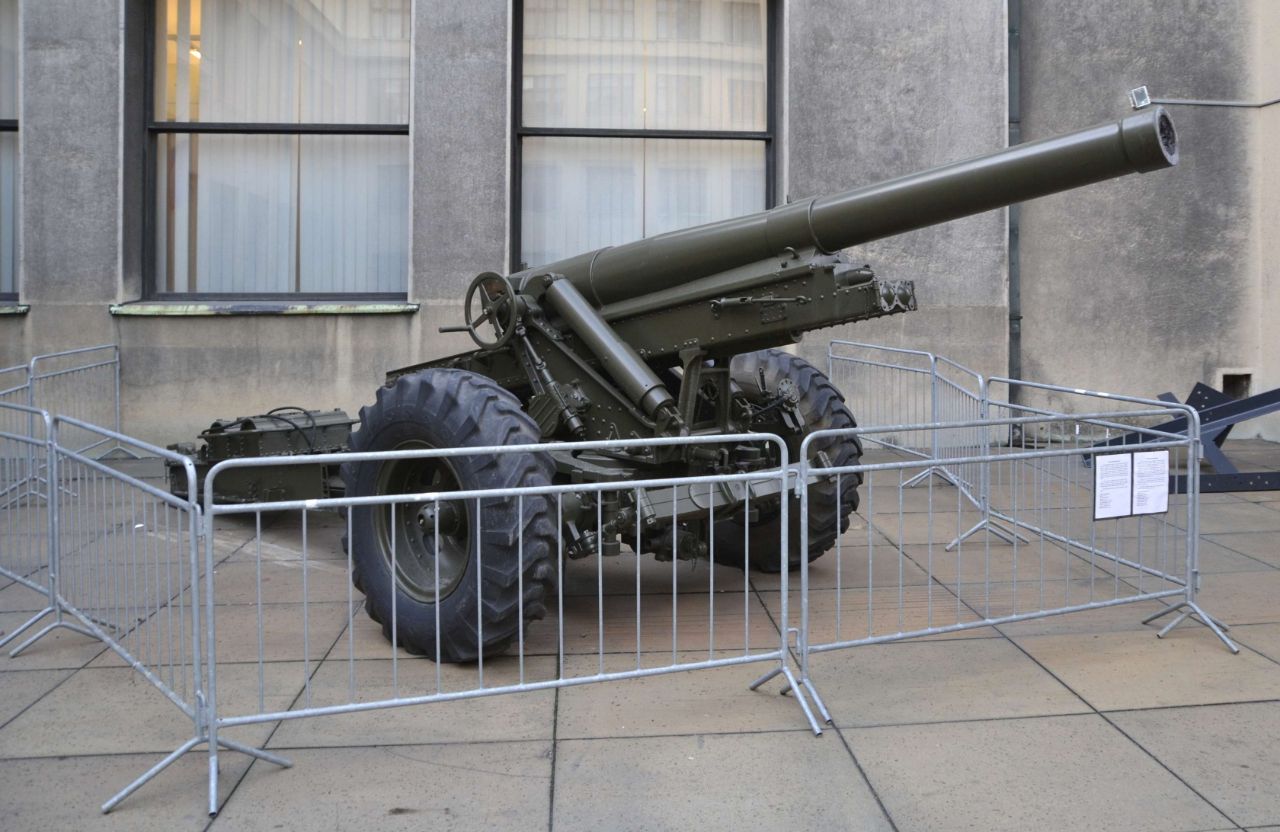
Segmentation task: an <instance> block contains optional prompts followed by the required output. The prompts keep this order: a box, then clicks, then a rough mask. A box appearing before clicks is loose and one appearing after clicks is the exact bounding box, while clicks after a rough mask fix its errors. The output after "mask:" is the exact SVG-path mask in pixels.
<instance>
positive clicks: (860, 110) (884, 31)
mask: <svg viewBox="0 0 1280 832" xmlns="http://www.w3.org/2000/svg"><path fill="white" fill-rule="evenodd" d="M1006 38H1007V29H1006V22H1005V5H1004V0H980V1H979V2H974V0H949V1H948V2H937V1H936V0H911V1H910V2H902V3H879V2H872V0H856V2H848V0H818V1H817V2H808V3H792V4H789V12H788V31H787V44H788V49H789V53H790V67H789V70H788V77H787V84H786V107H787V122H788V131H789V132H788V135H787V136H786V138H785V142H784V148H785V153H786V154H787V165H786V167H787V169H788V178H789V181H788V182H787V183H786V187H787V192H788V193H789V195H790V197H791V198H793V199H798V198H801V197H805V196H811V195H815V194H820V193H825V192H829V191H833V190H837V189H843V188H849V187H855V186H858V185H864V184H870V183H872V182H876V181H880V180H883V179H888V178H891V177H894V176H898V175H901V174H906V173H911V172H913V171H917V170H922V169H924V168H928V167H932V166H935V165H940V164H945V163H947V162H951V161H956V160H958V159H964V158H968V157H971V156H976V155H979V154H982V153H987V152H990V151H993V150H998V149H1000V148H1002V147H1004V146H1005V144H1006V138H1005V135H1006V119H1007V111H1006V75H1007V70H1006V63H1005V57H1006V54H1007V50H1006V45H1005V44H1006ZM1007 250H1008V246H1007V225H1006V212H1005V211H1003V210H1000V211H992V212H989V213H987V214H984V215H981V216H977V217H972V218H969V219H965V220H960V221H958V222H954V223H950V224H948V225H945V226H941V227H937V228H927V229H923V230H920V231H914V232H911V233H908V234H904V235H901V236H898V237H893V238H890V239H887V240H881V241H879V242H875V243H871V244H868V245H866V246H861V247H859V248H858V249H854V250H853V255H854V256H855V257H857V258H861V259H863V260H865V261H866V262H869V263H870V264H871V265H872V266H873V267H875V268H876V269H877V271H878V273H879V274H881V275H882V276H884V277H889V278H911V279H914V280H916V281H917V283H916V286H917V291H918V294H919V299H920V304H921V307H922V308H927V309H932V310H947V311H946V312H945V313H941V314H935V315H931V316H930V320H931V323H932V326H930V327H929V328H928V329H927V330H926V331H923V332H913V333H912V336H913V337H915V336H919V340H915V341H913V342H910V343H904V342H901V341H898V340H896V338H898V337H902V336H905V335H906V334H907V330H908V329H912V330H914V327H912V326H911V325H910V324H907V323H901V324H899V323H897V322H894V323H886V324H884V325H881V326H878V327H868V326H866V325H863V324H859V325H856V326H849V327H842V328H840V329H838V330H827V331H824V332H823V333H822V334H821V335H819V334H817V333H815V334H814V335H813V336H811V337H810V341H809V344H806V345H805V346H804V348H803V351H804V352H805V353H806V354H808V352H809V351H810V350H811V349H812V350H814V351H817V350H818V349H819V348H820V346H821V345H820V344H819V343H818V342H819V341H825V340H826V339H825V336H828V335H832V336H834V335H835V334H837V333H838V334H840V335H841V336H843V337H852V338H855V339H858V340H865V339H867V338H869V337H872V336H871V333H872V332H873V331H875V332H876V333H877V336H876V337H878V336H879V334H880V333H883V334H884V335H888V336H891V339H892V340H893V343H895V344H899V345H903V346H913V347H916V348H920V349H932V350H937V351H939V352H942V353H951V354H955V353H957V351H959V350H961V349H964V350H965V351H966V352H967V351H968V349H969V345H971V344H972V343H973V342H974V340H975V338H979V339H980V340H982V342H983V343H986V344H989V345H990V348H989V349H984V350H983V351H982V352H983V353H984V362H983V364H982V365H981V369H982V370H983V371H984V372H1002V371H1003V370H1004V369H1005V367H1006V362H1005V355H1006V344H1007V331H1006V328H1007V322H1006V321H1003V320H1001V318H1000V316H999V315H985V314H980V313H979V314H970V313H971V311H972V310H969V309H967V307H980V308H995V307H1001V306H1003V305H1004V304H1005V301H1006V281H1007V257H1006V254H1007ZM977 320H982V321H983V322H984V325H989V326H990V329H988V330H986V331H983V332H981V333H975V332H973V331H972V330H970V329H969V327H971V326H973V325H974V324H975V322H976V321H977ZM810 344H812V346H810ZM810 357H813V356H810Z"/></svg>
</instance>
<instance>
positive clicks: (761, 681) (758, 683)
mask: <svg viewBox="0 0 1280 832" xmlns="http://www.w3.org/2000/svg"><path fill="white" fill-rule="evenodd" d="M781 672H782V668H781V667H775V668H774V669H773V670H770V671H769V672H768V673H766V674H764V675H763V676H761V677H760V678H759V679H756V680H755V681H754V682H752V683H751V684H749V685H747V690H759V689H760V686H761V685H763V684H764V683H765V682H767V681H769V680H770V679H772V678H773V677H774V676H777V675H778V674H779V673H781Z"/></svg>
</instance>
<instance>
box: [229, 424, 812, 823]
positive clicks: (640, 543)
mask: <svg viewBox="0 0 1280 832" xmlns="http://www.w3.org/2000/svg"><path fill="white" fill-rule="evenodd" d="M741 442H751V443H755V444H761V445H764V444H769V445H772V446H773V447H774V448H775V449H776V451H775V453H776V454H777V456H776V457H775V458H776V459H779V460H780V466H779V467H777V468H773V469H770V470H762V471H752V472H749V473H740V474H725V475H721V476H696V477H688V476H686V477H671V478H663V479H650V480H644V481H634V480H629V481H605V482H595V483H574V484H568V485H542V486H537V487H535V486H521V487H516V488H504V489H481V490H463V491H445V490H440V491H429V492H423V493H417V494H412V493H394V490H393V492H392V493H389V494H386V495H383V496H376V497H354V496H352V497H341V498H332V499H321V500H308V501H294V502H257V503H219V502H217V501H216V500H215V498H214V494H215V491H216V488H217V480H218V476H219V475H220V474H221V473H223V472H227V471H229V470H230V469H233V468H236V469H243V468H252V467H254V466H263V465H271V466H274V465H278V464H280V463H281V462H284V463H285V464H289V463H290V462H292V463H295V464H317V463H319V464H330V463H339V462H340V463H344V464H360V463H374V464H378V465H388V464H390V463H400V462H403V461H404V460H412V461H414V462H417V463H420V464H421V465H422V466H424V468H426V469H427V470H430V466H432V465H447V464H449V463H448V460H451V459H456V458H459V457H475V456H496V455H508V454H524V455H537V454H544V455H545V454H548V453H550V452H552V451H554V452H556V453H575V454H578V453H582V452H586V451H600V450H609V451H614V452H618V451H620V450H624V449H628V448H641V447H644V448H653V447H658V446H672V445H693V444H696V445H700V446H716V445H724V444H726V443H741ZM786 454H787V449H786V444H785V443H784V442H783V441H782V440H781V439H780V438H778V437H776V436H772V435H768V434H739V435H728V436H712V437H683V438H669V439H643V440H615V441H610V442H576V443H563V444H555V445H517V446H495V447H485V448H456V449H442V450H429V449H423V450H410V451H395V452H385V453H360V454H341V455H328V456H324V455H320V456H314V455H308V456H305V457H295V458H292V459H282V458H279V457H276V458H270V459H243V460H232V461H228V462H223V463H220V464H218V465H217V466H215V467H214V468H213V469H212V470H211V471H210V472H209V474H208V475H207V477H206V480H205V486H204V487H205V492H204V494H205V506H204V511H205V515H206V524H205V529H206V537H205V547H204V548H205V556H206V558H207V560H206V564H205V573H206V574H207V575H208V576H210V577H209V580H208V584H207V586H208V593H207V596H206V605H205V608H206V610H207V615H206V619H205V620H206V630H207V641H206V655H207V667H208V673H207V679H208V685H207V688H208V699H209V707H210V710H211V712H212V713H213V714H214V715H215V716H214V718H213V719H212V720H211V722H210V726H209V728H210V735H209V736H210V742H209V745H210V751H211V754H212V755H214V756H216V746H217V742H220V737H219V735H218V733H217V732H219V731H223V730H227V729H232V728H235V727H238V726H245V725H251V724H254V723H262V722H277V721H280V720H293V719H302V718H307V717H315V716H323V715H329V714H340V713H352V712H360V711H369V710H375V709H381V708H391V707H401V706H407V705H414V704H423V703H429V702H439V701H448V700H457V699H469V698H476V697H485V696H494V695H499V694H506V693H520V692H529V691H537V690H543V689H548V688H558V687H566V686H570V685H581V684H587V683H592V682H601V681H610V680H619V679H631V678H639V677H645V676H654V675H659V674H666V673H672V672H677V671H692V670H699V669H706V668H713V667H727V666H733V665H741V664H749V663H759V662H766V663H769V664H772V665H773V667H772V668H771V669H770V670H769V672H768V673H766V674H765V675H764V676H763V677H761V678H759V679H758V680H756V681H755V682H754V683H753V684H752V685H751V687H753V688H755V687H759V686H760V685H762V684H764V683H765V682H766V681H768V680H769V679H771V678H773V677H775V676H778V675H782V676H783V677H784V678H785V680H786V681H787V682H788V683H789V684H790V685H791V686H792V687H793V688H794V687H795V686H796V683H797V680H796V677H795V676H794V674H793V670H792V665H791V663H790V658H789V657H790V655H791V654H790V651H789V644H788V642H789V641H791V639H792V636H793V634H794V632H795V631H794V628H793V627H792V626H791V624H790V621H791V613H790V611H789V608H788V604H789V592H788V589H789V587H788V577H787V573H786V572H785V570H784V571H783V572H782V573H781V575H780V581H781V585H780V590H779V591H777V592H774V593H766V594H764V595H761V594H759V593H757V592H756V591H755V590H754V588H753V587H752V585H751V581H750V570H749V568H748V569H747V570H741V569H735V568H732V567H731V566H729V564H733V563H738V562H745V565H747V566H748V567H749V566H750V564H751V563H754V562H756V560H757V559H759V558H766V557H774V558H776V557H778V553H779V552H785V551H787V547H788V534H789V518H788V503H789V502H790V500H789V499H782V498H781V496H782V495H789V494H790V493H791V490H790V488H789V485H790V482H789V479H790V476H791V471H790V470H789V469H788V467H787V457H786ZM422 481H423V482H430V481H434V480H433V478H431V477H427V478H426V479H424V480H422ZM770 496H772V498H773V499H772V508H767V507H766V506H767V505H768V504H769V502H770V499H769V498H770ZM738 498H745V500H746V502H747V506H746V507H745V509H744V511H746V512H751V511H753V510H757V509H756V507H757V506H760V507H761V509H760V510H764V511H766V512H776V515H775V520H774V522H772V523H766V524H765V527H764V529H765V530H767V531H765V530H762V529H760V528H757V529H756V530H755V531H754V532H753V530H752V528H751V525H750V524H748V523H743V522H741V521H740V520H737V519H735V518H736V517H738V516H739V515H736V514H735V513H734V512H733V511H731V510H730V508H729V506H731V505H732V504H733V503H734V502H735V501H736V500H737V499H738ZM584 501H585V508H584ZM611 502H616V503H619V504H621V505H622V506H623V510H624V511H630V512H634V514H633V515H632V516H637V515H639V516H642V517H644V518H645V520H644V522H642V523H635V524H634V525H635V528H636V531H635V532H634V537H632V536H631V533H626V534H622V535H621V537H620V536H619V532H618V531H615V530H612V529H611V528H610V527H609V525H608V524H607V523H605V522H604V520H603V518H604V516H605V515H604V512H603V506H604V505H605V504H606V503H611ZM690 506H696V507H697V508H698V509H700V510H702V511H703V512H704V514H703V515H702V517H703V521H705V523H706V524H707V528H708V529H709V534H710V538H709V544H708V545H709V551H707V552H705V553H701V554H702V555H703V557H705V558H706V559H707V561H701V560H692V561H691V560H682V559H681V558H682V557H683V556H684V555H685V554H689V553H688V552H687V550H686V543H685V541H684V540H682V538H683V536H684V535H685V534H686V529H685V528H684V526H685V524H686V522H688V520H687V517H688V511H689V510H690ZM717 506H721V507H723V508H722V509H721V512H720V515H719V516H717ZM325 510H328V512H329V513H328V514H325V513H324V511H325ZM334 511H341V512H344V513H345V517H343V518H342V519H335V518H336V517H337V516H336V515H334V514H333V513H332V512H334ZM360 512H368V513H369V514H368V518H369V523H370V527H371V528H374V529H377V530H379V533H385V534H386V535H387V537H386V539H387V540H388V541H389V545H390V553H389V558H390V563H388V564H384V566H385V572H384V574H382V575H370V574H367V573H360V574H356V571H357V569H358V565H357V564H356V563H353V555H352V551H351V550H352V549H353V548H354V545H361V546H363V545H368V543H369V541H359V540H357V537H356V536H355V535H357V534H359V533H360V532H359V529H360V528H361V525H360V521H358V519H357V517H358V513H360ZM264 515H268V517H267V518H266V519H264ZM574 515H576V516H577V519H576V520H574V521H572V522H570V520H569V518H570V517H572V516H574ZM677 515H679V516H680V517H681V518H682V519H681V520H680V521H679V522H677ZM423 517H429V518H431V522H430V523H429V525H428V526H427V528H429V531H426V532H421V531H418V532H415V533H416V534H420V535H424V536H423V537H421V539H420V540H418V541H415V540H414V539H413V537H412V536H408V537H404V536H402V535H401V533H400V532H401V530H402V529H404V528H405V525H404V524H405V523H408V524H409V527H410V528H411V529H418V530H421V529H422V528H423V526H422V525H421V523H422V518H423ZM220 520H221V521H223V522H233V521H235V520H239V521H241V528H242V529H245V530H250V529H251V535H250V538H249V542H248V543H246V544H244V545H243V546H240V547H239V548H238V549H237V550H236V551H235V552H233V553H230V554H229V553H228V549H229V548H234V547H225V546H223V545H222V543H221V541H220V535H219V532H218V522H219V521H220ZM460 524H461V525H460ZM575 525H576V526H578V527H579V528H581V529H582V530H583V531H585V532H587V533H588V534H589V535H591V536H592V537H590V538H589V539H590V541H591V543H590V545H589V546H588V548H585V549H584V548H581V547H577V548H575V546H574V542H573V541H572V540H566V539H565V536H564V535H563V534H562V531H563V529H565V528H567V527H570V526H575ZM282 526H284V527H285V528H287V529H288V530H289V531H288V532H286V533H293V534H296V535H297V538H296V539H298V540H300V546H299V548H297V549H295V550H292V551H290V550H289V549H288V548H287V547H283V546H281V545H280V544H279V543H277V542H275V540H278V539H279V537H273V534H272V530H273V529H275V530H279V529H280V528H281V527H282ZM442 529H446V530H451V531H448V532H447V535H448V536H447V538H442V531H441V530H442ZM277 534H279V531H277ZM442 539H444V540H445V542H444V544H443V545H442V544H441V540H442ZM583 539H584V538H582V537H580V538H579V541H581V540H583ZM344 540H345V541H357V543H356V544H354V545H346V544H345V543H344ZM459 540H462V544H461V546H462V549H461V553H462V554H463V559H462V563H463V565H462V566H461V568H460V571H459V567H458V565H457V563H458V561H457V557H456V556H457V555H458V554H459V553H460V552H459V551H451V547H456V546H458V541H459ZM397 541H398V542H397ZM623 546H626V547H627V548H629V549H631V550H632V551H631V552H630V553H628V554H623V553H622V547H623ZM655 551H663V552H665V556H664V559H665V558H669V562H664V561H659V560H658V559H656V558H655V557H653V556H652V554H651V553H653V552H655ZM375 557H376V555H375ZM442 558H443V559H444V560H443V563H442ZM504 559H505V561H506V562H505V563H504V562H503V560H504ZM512 566H514V569H512V568H511V567H512ZM367 568H368V566H366V569H367ZM504 570H506V571H504ZM552 574H554V578H553V580H554V585H553V586H550V587H549V588H547V589H546V592H545V595H544V594H543V592H542V591H540V590H539V589H538V587H537V586H535V585H536V584H538V583H540V582H542V581H543V580H545V579H546V578H547V577H548V576H549V575H552ZM397 575H400V576H402V577H405V576H408V579H412V580H416V582H417V584H418V585H419V588H420V589H421V590H422V591H423V592H425V593H430V594H431V595H432V596H433V597H443V598H444V599H445V600H446V601H448V600H449V594H451V593H460V597H462V598H463V601H460V602H459V603H458V604H456V605H454V609H455V610H460V611H462V613H460V614H465V615H466V616H468V619H465V620H464V621H463V622H454V623H453V624H452V625H449V624H447V623H446V625H445V626H443V627H442V625H441V621H440V616H441V608H440V605H427V606H423V607H418V608H417V614H418V615H420V616H422V617H425V618H426V619H427V620H426V621H422V620H417V621H415V620H414V619H413V618H411V617H409V616H407V615H405V614H404V612H403V609H397V605H400V606H401V607H402V608H403V607H406V605H414V604H417V602H418V599H416V598H415V597H414V594H413V593H412V592H410V591H408V590H405V589H403V588H401V589H399V590H397V585H396V577H395V576H397ZM353 577H356V578H357V579H358V580H359V581H360V585H361V586H362V587H363V589H364V590H365V594H366V596H368V597H367V599H366V600H364V602H363V603H364V604H371V603H372V604H374V607H373V608H374V612H375V613H376V614H377V616H378V619H379V620H380V621H381V627H379V625H378V624H377V623H374V622H371V621H370V620H368V619H367V617H366V616H365V615H364V614H363V613H361V614H357V613H358V611H359V609H360V607H361V605H362V600H361V596H360V593H359V592H357V591H355V590H353V589H352V583H353V582H352V580H351V579H352V578H353ZM374 580H385V581H386V582H387V583H386V585H385V589H383V588H379V587H376V586H373V585H371V582H372V581H374ZM442 581H444V582H446V584H447V585H446V586H445V589H444V590H441V589H440V588H441V586H442ZM472 582H474V584H473V583H472ZM442 591H443V592H444V593H445V594H444V595H441V594H440V593H441V592H442ZM374 599H377V600H374ZM526 605H536V606H537V608H538V609H539V610H540V609H541V608H543V607H545V611H546V617H547V619H549V620H544V621H536V620H535V621H532V622H531V623H530V624H529V625H528V626H526V625H525V618H526V612H527V611H531V610H533V607H530V608H529V609H528V610H527V609H526ZM494 610H505V611H506V614H505V615H504V616H503V617H501V618H499V619H496V620H495V619H494V618H493V617H491V613H492V612H493V611H494ZM432 615H434V620H431V617H432ZM535 617H536V616H535ZM283 621H288V622H289V623H290V624H292V625H293V627H292V628H291V629H292V630H294V631H296V626H297V624H298V623H300V624H301V631H300V633H299V634H298V637H297V640H296V642H292V643H291V642H290V641H289V640H286V639H282V638H280V637H278V636H277V635H276V633H277V632H278V631H279V630H280V629H281V628H280V627H279V626H278V625H277V622H283ZM775 622H776V623H775ZM464 625H465V627H466V629H467V633H466V635H467V636H468V637H470V636H472V635H473V636H474V642H473V643H474V644H476V645H478V650H477V652H476V653H475V654H474V655H472V656H470V657H469V658H471V659H472V660H473V663H469V664H467V665H457V664H450V663H449V661H450V659H451V658H453V657H452V656H451V652H450V644H449V641H450V639H453V638H455V637H456V631H457V630H459V629H460V628H461V627H463V626H464ZM380 629H381V632H382V634H383V636H385V638H386V641H383V639H381V638H379V637H378V632H379V630H380ZM450 630H453V631H455V632H453V633H449V631H450ZM486 632H488V633H490V638H496V640H498V641H506V642H508V647H507V649H506V650H505V651H502V650H497V649H494V648H487V647H485V644H486V641H487V639H486V636H485V634H486ZM431 633H434V639H432V637H431V635H430V634H431ZM442 633H449V634H446V635H444V636H443V637H442ZM442 638H443V639H444V642H445V643H443V644H442ZM460 640H463V641H465V638H463V639H460ZM414 654H425V657H424V656H422V655H414ZM246 666H248V667H253V668H254V669H255V672H254V673H246V672H244V668H245V667H246ZM237 667H238V671H237V672H238V675H228V674H229V673H230V672H231V671H230V670H229V669H228V668H237ZM796 701H797V702H798V703H799V704H800V706H801V708H802V709H803V710H804V712H805V714H806V716H807V717H808V719H809V722H810V725H811V727H812V728H813V730H814V731H815V732H817V731H820V730H821V729H820V727H819V726H818V724H817V722H816V720H815V718H814V716H813V713H812V711H811V710H810V709H809V706H808V703H807V702H806V700H805V698H804V696H803V695H802V694H801V695H798V696H797V697H796ZM242 750H244V749H242ZM253 753H255V754H257V755H258V756H264V754H265V752H260V751H256V750H254V751H253ZM268 758H270V757H268ZM275 761H276V762H280V763H282V764H283V762H284V761H282V760H279V759H276V760H275ZM216 795H217V771H216V764H215V763H211V764H210V781H209V800H210V804H209V805H210V811H211V812H212V811H214V810H216Z"/></svg>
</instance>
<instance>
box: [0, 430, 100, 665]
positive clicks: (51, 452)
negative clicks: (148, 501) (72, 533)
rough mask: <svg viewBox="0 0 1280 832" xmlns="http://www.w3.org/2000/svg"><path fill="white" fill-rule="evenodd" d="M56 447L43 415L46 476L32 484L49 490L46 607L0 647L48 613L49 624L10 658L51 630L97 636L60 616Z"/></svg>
mask: <svg viewBox="0 0 1280 832" xmlns="http://www.w3.org/2000/svg"><path fill="white" fill-rule="evenodd" d="M28 419H29V420H31V422H32V423H33V424H34V420H35V414H34V413H32V414H28ZM32 434H33V435H34V428H33V430H32ZM57 448H58V427H57V422H56V421H55V420H53V419H51V418H50V417H49V416H48V415H47V414H46V415H45V468H46V470H47V471H48V474H49V476H48V479H47V480H42V479H41V478H39V477H37V478H36V479H35V482H37V483H39V482H41V481H44V482H45V483H46V485H47V486H48V489H49V494H48V495H47V496H45V495H40V496H42V497H43V498H44V500H45V505H46V506H48V509H47V517H46V521H47V528H46V531H45V533H46V534H47V535H48V536H49V544H48V546H49V552H48V559H49V560H48V563H49V566H48V568H49V583H48V586H49V603H48V606H46V607H45V608H44V609H43V610H41V611H40V612H39V613H37V614H36V615H35V616H33V617H32V618H30V619H29V620H28V621H27V622H26V623H24V624H23V625H22V626H21V627H19V628H18V629H17V630H15V631H14V632H12V633H10V634H9V635H8V637H6V638H5V639H4V640H3V641H0V647H3V646H5V645H6V644H8V643H9V641H10V640H12V639H14V638H16V637H17V636H18V635H19V634H21V633H23V632H25V631H26V630H27V629H28V628H29V627H31V626H32V625H33V624H35V623H36V622H37V621H39V620H40V619H42V618H44V617H45V616H46V615H50V614H52V615H53V621H51V622H49V623H48V624H46V625H45V626H44V627H42V628H41V629H40V630H39V631H38V632H36V634H35V635H33V636H31V637H30V638H28V639H27V640H26V641H23V642H22V643H21V644H19V645H18V646H17V647H15V648H13V649H12V650H10V651H9V657H10V658H16V657H17V656H19V655H21V654H22V653H23V652H24V651H25V650H26V649H27V648H28V647H30V646H31V645H33V644H35V643H36V642H37V641H39V640H40V639H42V638H44V637H45V636H47V635H48V634H49V633H52V632H53V631H54V630H71V631H72V632H75V633H80V634H81V635H84V636H88V637H89V638H91V639H94V640H97V639H98V636H97V635H95V634H94V633H92V632H90V631H89V630H87V629H85V628H84V627H81V626H79V625H76V624H73V623H71V622H70V621H66V620H64V619H63V617H62V612H63V602H62V599H61V597H60V596H59V593H58V543H59V540H58V536H59V535H60V534H61V531H62V527H61V525H60V524H59V522H58V506H59V503H60V500H59V499H58V494H59V492H60V490H61V489H60V487H59V485H58V474H57V455H58V452H57Z"/></svg>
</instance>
